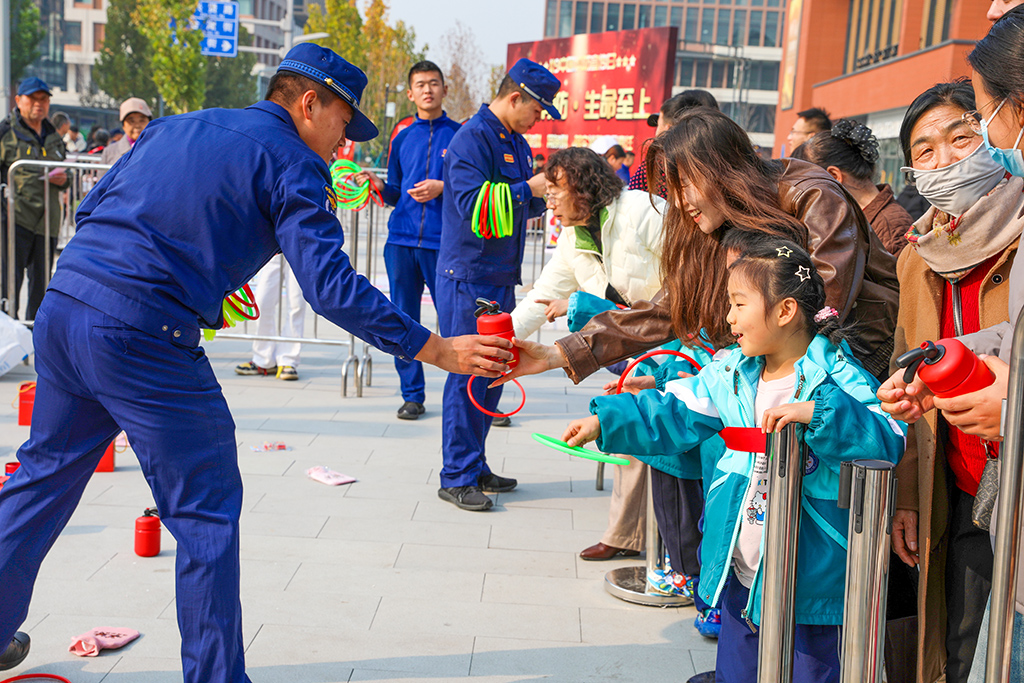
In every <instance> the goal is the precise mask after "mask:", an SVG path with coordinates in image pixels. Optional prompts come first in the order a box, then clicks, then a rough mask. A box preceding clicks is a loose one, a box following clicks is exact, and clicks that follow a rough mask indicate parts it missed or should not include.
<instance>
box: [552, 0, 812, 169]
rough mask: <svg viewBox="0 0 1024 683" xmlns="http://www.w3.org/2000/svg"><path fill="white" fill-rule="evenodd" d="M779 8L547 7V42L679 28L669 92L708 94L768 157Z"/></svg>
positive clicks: (707, 2)
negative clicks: (695, 90) (690, 90)
mask: <svg viewBox="0 0 1024 683" xmlns="http://www.w3.org/2000/svg"><path fill="white" fill-rule="evenodd" d="M824 1H826V2H827V1H828V0H824ZM783 4H784V3H783V0H685V2H684V1H683V0H672V1H671V2H669V1H668V0H656V1H650V0H648V1H647V2H588V1H585V0H547V4H546V8H545V9H546V11H545V17H544V37H545V38H563V37H567V36H571V35H575V34H579V33H600V32H603V31H619V30H628V29H634V28H648V27H657V26H675V27H677V28H678V29H679V47H678V50H677V52H676V73H675V79H674V84H675V85H674V88H673V92H679V91H681V90H685V89H687V88H702V89H704V90H708V91H709V92H711V93H712V94H713V95H714V96H715V98H716V99H717V100H718V101H719V103H720V104H721V105H722V109H723V111H725V112H726V113H727V114H729V115H730V116H731V117H732V118H733V119H735V120H736V121H737V122H739V123H740V125H742V126H743V127H744V128H745V129H746V130H747V131H749V132H750V137H751V139H752V140H753V141H754V143H755V144H757V145H759V146H760V147H762V148H763V149H764V150H765V152H766V153H767V151H768V150H770V149H772V148H773V146H774V145H775V142H776V138H775V133H776V125H775V113H776V109H777V105H778V91H777V84H778V81H779V64H780V61H781V59H782V40H783V36H784V35H785V30H786V27H785V8H784V7H783ZM787 130H788V128H787Z"/></svg>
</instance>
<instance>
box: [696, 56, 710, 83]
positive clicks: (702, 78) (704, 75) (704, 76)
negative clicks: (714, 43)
mask: <svg viewBox="0 0 1024 683" xmlns="http://www.w3.org/2000/svg"><path fill="white" fill-rule="evenodd" d="M709 71H711V62H709V61H708V60H706V59H701V60H699V61H698V62H697V79H696V80H695V81H694V84H693V86H694V87H695V88H706V87H708V72H709Z"/></svg>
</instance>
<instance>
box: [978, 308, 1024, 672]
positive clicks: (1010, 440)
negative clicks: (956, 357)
mask: <svg viewBox="0 0 1024 683" xmlns="http://www.w3.org/2000/svg"><path fill="white" fill-rule="evenodd" d="M1022 363H1024V311H1022V312H1021V314H1020V315H1018V316H1017V322H1016V325H1015V326H1014V330H1013V345H1012V347H1011V351H1010V381H1009V385H1008V387H1007V394H1006V404H1005V413H1004V416H1003V422H1002V427H1003V428H1002V433H1003V438H1004V441H1003V447H1002V449H1001V450H1000V454H999V460H1000V461H1001V464H1000V472H999V506H998V510H997V513H996V514H997V516H996V517H995V518H994V519H993V522H994V523H995V524H996V539H995V560H994V562H993V565H992V597H991V600H992V602H991V614H990V616H989V624H988V656H987V658H986V665H985V680H986V681H1008V680H1010V658H1011V656H1012V651H1013V648H1012V642H1013V617H1014V612H1015V611H1016V609H1015V599H1016V588H1017V572H1018V571H1019V569H1020V568H1019V567H1018V566H1017V553H1018V550H1019V548H1020V526H1021V509H1022V507H1024V500H1022V499H1021V493H1022V491H1024V486H1022V475H1024V468H1022V461H1024V367H1022V365H1021V364H1022Z"/></svg>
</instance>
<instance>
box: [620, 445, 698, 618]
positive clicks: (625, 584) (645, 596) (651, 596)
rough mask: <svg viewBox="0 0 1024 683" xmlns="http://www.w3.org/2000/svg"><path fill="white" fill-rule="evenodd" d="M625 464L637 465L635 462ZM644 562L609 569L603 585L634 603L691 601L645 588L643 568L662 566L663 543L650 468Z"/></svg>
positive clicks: (660, 604) (681, 603)
mask: <svg viewBox="0 0 1024 683" xmlns="http://www.w3.org/2000/svg"><path fill="white" fill-rule="evenodd" d="M629 467H640V465H639V464H636V465H629ZM645 536H646V540H645V543H646V548H645V551H646V553H647V562H646V564H643V565H632V566H629V567H619V568H618V569H613V570H611V571H610V572H608V573H607V574H605V576H604V588H605V590H607V591H608V592H609V593H611V594H612V595H614V596H615V597H617V598H619V599H620V600H625V601H626V602H634V603H636V604H638V605H652V606H655V607H685V606H686V605H690V604H693V600H692V599H691V598H687V597H683V596H682V595H659V594H657V593H648V592H647V570H648V569H652V570H654V569H658V570H662V569H664V568H665V544H664V543H663V542H662V540H661V532H659V531H658V519H657V517H656V516H655V515H654V497H653V496H652V495H651V468H650V467H648V468H647V528H646V532H645Z"/></svg>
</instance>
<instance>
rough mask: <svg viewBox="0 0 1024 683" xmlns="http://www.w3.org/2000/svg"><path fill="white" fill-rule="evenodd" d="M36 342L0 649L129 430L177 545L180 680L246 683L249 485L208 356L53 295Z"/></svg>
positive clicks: (5, 499) (4, 546) (4, 579)
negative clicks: (245, 512) (111, 451)
mask: <svg viewBox="0 0 1024 683" xmlns="http://www.w3.org/2000/svg"><path fill="white" fill-rule="evenodd" d="M34 340H35V351H36V369H37V371H38V374H39V377H38V383H37V385H36V397H35V407H34V410H33V413H32V431H31V435H30V437H29V440H28V442H27V443H25V445H23V446H22V447H21V449H20V450H19V451H18V460H19V461H20V462H21V467H20V468H19V469H18V471H17V472H15V474H14V476H13V477H12V478H11V480H10V481H8V482H7V484H6V485H5V486H4V488H3V491H0V529H3V533H2V534H0V586H3V591H4V599H3V601H2V602H0V643H8V642H10V639H11V638H12V637H13V635H14V632H15V630H16V629H17V627H18V626H19V625H20V624H22V622H24V620H25V617H26V615H27V613H28V606H29V600H30V598H31V596H32V587H33V584H34V583H35V579H36V576H37V574H38V570H39V565H40V563H41V562H42V560H43V557H44V556H45V555H46V553H47V551H48V550H49V549H50V547H51V546H52V545H53V543H54V541H55V540H56V539H57V536H58V534H59V533H60V532H61V529H63V528H64V525H65V524H67V522H68V519H69V518H70V517H71V514H72V512H73V511H74V509H75V506H76V505H77V504H78V501H79V499H80V498H81V496H82V492H83V490H84V489H85V485H86V483H87V482H88V481H89V477H90V476H92V473H93V471H94V470H95V469H96V465H97V463H98V462H99V460H100V457H101V456H102V455H103V451H104V450H105V449H106V447H107V445H108V444H109V443H110V442H111V441H112V440H113V438H114V436H115V435H116V434H117V432H118V431H119V430H120V429H124V431H125V432H127V435H128V439H129V441H130V442H131V444H132V447H133V448H134V450H135V453H136V454H137V455H138V458H139V463H140V464H141V466H142V472H143V474H144V475H145V477H146V480H147V481H148V482H149V486H150V489H151V490H152V492H153V497H154V500H155V502H156V506H157V509H158V510H159V512H160V519H161V522H162V523H163V525H164V526H165V527H166V528H167V530H168V531H169V532H170V533H171V534H172V535H173V536H174V538H175V539H176V540H177V542H178V546H177V556H176V558H175V561H176V567H177V578H176V583H175V589H176V599H177V607H178V628H179V630H180V632H181V641H182V642H181V658H182V668H183V672H184V680H185V681H186V683H248V681H249V678H248V677H247V676H246V675H245V662H244V657H243V643H242V613H241V604H240V602H239V559H238V517H239V513H240V512H241V506H242V480H241V475H240V474H239V471H238V461H237V456H238V454H237V450H236V445H235V431H234V422H233V421H232V419H231V414H230V413H229V412H228V406H227V402H226V401H225V400H224V396H223V394H222V393H221V390H220V385H219V384H218V383H217V380H216V378H215V377H214V374H213V370H212V369H211V367H210V363H209V361H208V360H207V358H206V355H205V353H204V351H203V349H201V348H185V347H182V346H177V345H175V344H172V343H170V342H166V341H162V340H159V339H157V338H155V337H152V336H150V335H147V334H145V333H143V332H140V331H139V330H136V329H134V328H131V327H128V326H127V325H125V324H124V323H122V322H121V321H120V320H118V319H116V318H113V317H111V316H109V315H107V314H105V313H103V312H101V311H98V310H96V309H94V308H92V307H90V306H87V305H86V304H83V303H81V302H79V301H77V300H75V299H73V298H70V297H68V296H66V295H64V294H62V293H60V292H57V291H50V292H49V293H48V294H47V296H46V298H45V299H43V304H42V307H41V308H40V309H39V313H38V314H37V316H36V320H35V330H34ZM140 512H141V511H140ZM125 538H126V541H125V543H126V544H128V543H130V540H127V539H128V538H129V537H127V536H126V537H125ZM125 552H130V549H129V548H128V547H126V548H125Z"/></svg>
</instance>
